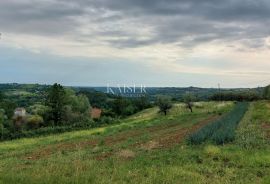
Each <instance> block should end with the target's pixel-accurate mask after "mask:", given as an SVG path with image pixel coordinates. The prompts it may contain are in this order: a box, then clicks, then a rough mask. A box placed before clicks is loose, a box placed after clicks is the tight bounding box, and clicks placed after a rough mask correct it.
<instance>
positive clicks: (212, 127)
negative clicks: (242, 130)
mask: <svg viewBox="0 0 270 184" xmlns="http://www.w3.org/2000/svg"><path fill="white" fill-rule="evenodd" d="M248 105H249V104H248V103H247V102H241V103H237V104H236V105H235V107H234V109H233V110H232V111H231V112H229V113H228V114H227V115H225V116H223V117H222V118H220V119H219V120H216V121H214V122H212V123H210V124H208V125H206V126H204V127H203V128H201V129H199V130H198V131H197V132H195V133H193V134H191V135H190V136H189V137H188V142H189V143H190V144H201V143H203V142H205V141H212V142H214V143H216V144H224V143H227V142H231V141H233V140H234V138H235V129H236V128H237V125H238V123H239V122H240V120H241V119H242V117H243V116H244V114H245V112H246V111H247V109H248Z"/></svg>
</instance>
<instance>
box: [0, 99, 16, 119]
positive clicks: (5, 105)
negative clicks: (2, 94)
mask: <svg viewBox="0 0 270 184" xmlns="http://www.w3.org/2000/svg"><path fill="white" fill-rule="evenodd" d="M16 107H17V104H16V103H15V102H13V101H11V100H3V101H1V102H0V108H2V109H4V110H5V114H6V115H7V117H8V118H9V119H10V118H12V116H13V114H14V110H15V108H16Z"/></svg>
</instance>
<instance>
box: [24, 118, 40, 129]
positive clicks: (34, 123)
mask: <svg viewBox="0 0 270 184" xmlns="http://www.w3.org/2000/svg"><path fill="white" fill-rule="evenodd" d="M43 122H44V121H43V118H42V117H41V116H39V115H31V116H29V117H27V120H26V125H27V128H29V129H35V128H39V127H40V126H41V125H42V124H43Z"/></svg>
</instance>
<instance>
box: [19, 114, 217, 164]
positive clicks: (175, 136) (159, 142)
mask: <svg viewBox="0 0 270 184" xmlns="http://www.w3.org/2000/svg"><path fill="white" fill-rule="evenodd" d="M218 118H220V116H211V117H210V118H206V119H204V120H202V121H200V122H199V123H197V124H195V125H193V126H191V127H186V128H183V126H182V125H181V124H179V123H177V122H176V123H170V124H161V125H156V126H153V127H148V128H144V129H135V130H134V129H133V130H126V131H123V132H120V133H116V134H115V135H110V136H107V137H104V138H103V139H100V138H99V139H98V138H93V139H89V140H82V141H78V142H76V143H75V142H65V143H58V144H55V145H49V146H46V147H42V148H39V149H38V150H34V151H33V152H31V153H29V154H27V155H26V156H24V158H23V159H29V160H38V159H43V158H47V157H49V156H50V155H52V154H54V153H57V152H60V153H61V152H66V151H76V150H79V149H84V148H91V149H92V150H93V153H94V155H95V156H94V157H95V158H96V159H97V160H103V159H106V158H108V157H110V156H113V155H118V156H119V155H120V157H127V158H132V157H133V154H131V151H127V150H124V151H121V150H120V151H119V148H118V147H117V146H119V145H120V144H121V143H124V142H125V141H127V140H128V139H131V138H134V139H138V138H140V137H141V136H143V135H145V134H147V135H149V136H150V141H147V142H144V141H143V140H140V139H139V141H138V142H136V143H135V144H131V145H129V147H130V148H139V149H142V150H147V151H150V150H152V149H161V148H169V147H171V146H173V145H175V144H179V143H180V142H181V141H183V139H184V138H185V137H186V136H187V135H189V134H191V133H193V132H195V131H196V130H198V129H199V128H201V127H203V126H205V125H206V124H208V123H210V122H212V121H214V120H216V119H218ZM100 146H106V147H110V148H111V149H110V151H107V152H101V153H100V152H98V149H99V147H100ZM95 150H97V151H95ZM95 152H96V154H95ZM125 155H126V156H125Z"/></svg>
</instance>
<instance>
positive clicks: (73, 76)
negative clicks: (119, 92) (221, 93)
mask: <svg viewBox="0 0 270 184" xmlns="http://www.w3.org/2000/svg"><path fill="white" fill-rule="evenodd" d="M269 25H270V1H269V0H76V1H73V0H3V1H1V2H0V32H1V34H2V35H1V39H0V83H5V82H19V83H47V84H50V83H54V82H59V83H62V84H64V85H76V86H82V85H83V86H104V85H106V84H110V85H117V84H120V85H123V84H126V85H133V84H137V85H140V84H144V85H146V86H199V87H216V86H217V84H218V83H220V84H221V86H222V87H256V86H263V85H266V84H268V83H270V26H269Z"/></svg>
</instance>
